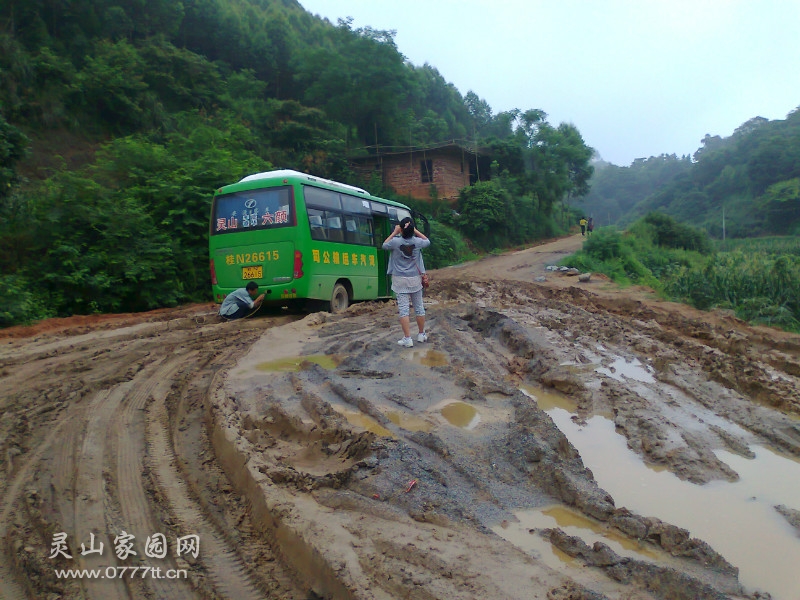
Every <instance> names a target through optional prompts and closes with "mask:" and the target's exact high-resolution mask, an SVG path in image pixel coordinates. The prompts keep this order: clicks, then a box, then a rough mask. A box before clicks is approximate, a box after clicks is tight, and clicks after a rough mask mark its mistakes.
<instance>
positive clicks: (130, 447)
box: [112, 355, 195, 600]
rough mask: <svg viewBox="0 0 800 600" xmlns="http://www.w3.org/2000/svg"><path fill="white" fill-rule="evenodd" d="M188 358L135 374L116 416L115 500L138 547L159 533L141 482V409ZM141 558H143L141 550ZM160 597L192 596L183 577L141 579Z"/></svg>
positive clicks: (170, 598)
mask: <svg viewBox="0 0 800 600" xmlns="http://www.w3.org/2000/svg"><path fill="white" fill-rule="evenodd" d="M186 358H187V357H186V356H185V355H184V356H181V357H180V358H173V359H172V360H170V361H168V362H166V364H163V365H160V366H157V367H156V368H155V371H154V372H152V373H145V372H142V373H140V375H139V376H137V379H139V377H142V378H145V377H146V379H145V381H144V382H143V383H142V384H140V385H138V386H136V387H135V388H134V389H133V390H132V392H131V394H130V395H129V396H128V397H127V398H126V400H125V403H124V407H123V410H122V414H120V415H119V418H117V419H115V421H114V423H113V426H112V436H113V437H114V438H115V439H116V442H117V449H116V459H117V460H116V483H117V490H118V492H119V493H118V495H117V500H118V502H119V504H120V508H121V513H122V520H123V523H124V524H125V526H126V527H127V528H128V529H126V531H127V532H128V533H131V534H133V535H134V536H136V539H137V540H138V541H139V548H143V546H142V542H144V541H146V539H147V537H149V536H150V535H152V534H153V533H158V532H159V527H158V524H157V523H156V521H155V519H154V518H153V514H152V511H151V509H150V505H149V503H148V499H147V494H146V492H145V488H144V484H143V476H142V473H143V472H144V456H145V444H146V441H145V423H144V418H143V416H142V415H143V411H144V408H145V404H146V402H147V400H148V399H149V398H150V397H151V395H152V394H153V393H154V391H155V390H156V388H157V387H158V386H160V385H164V382H169V381H170V379H171V377H172V376H174V374H175V372H176V371H177V370H178V368H179V367H180V365H181V363H182V362H183V361H184V360H185V359H186ZM139 558H140V559H143V558H144V557H143V556H142V551H141V550H140V555H139ZM168 560H169V563H170V564H169V565H168V567H169V568H175V566H176V565H175V564H174V561H173V560H172V557H171V555H168ZM144 581H145V582H146V583H147V585H148V586H149V587H150V588H151V589H152V591H153V592H154V594H155V595H156V597H157V598H159V599H164V600H172V599H175V600H179V599H182V598H194V597H195V596H194V594H193V593H192V590H191V588H190V587H189V585H188V584H187V582H186V581H185V580H183V579H175V580H172V579H159V578H155V577H151V578H149V579H145V580H144Z"/></svg>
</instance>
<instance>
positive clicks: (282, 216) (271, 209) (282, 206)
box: [211, 187, 295, 235]
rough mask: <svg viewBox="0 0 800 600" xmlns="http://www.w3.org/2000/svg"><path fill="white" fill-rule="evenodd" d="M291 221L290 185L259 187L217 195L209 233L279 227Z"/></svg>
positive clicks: (293, 220)
mask: <svg viewBox="0 0 800 600" xmlns="http://www.w3.org/2000/svg"><path fill="white" fill-rule="evenodd" d="M294 222H295V219H294V214H293V203H292V202H291V188H290V187H277V188H267V189H263V188H262V189H260V190H250V191H246V192H235V193H233V194H226V195H224V196H217V198H216V200H215V202H214V214H213V218H212V222H211V234H212V235H217V234H222V233H232V232H235V231H251V230H255V229H269V228H274V227H283V226H287V225H291V224H293V223H294Z"/></svg>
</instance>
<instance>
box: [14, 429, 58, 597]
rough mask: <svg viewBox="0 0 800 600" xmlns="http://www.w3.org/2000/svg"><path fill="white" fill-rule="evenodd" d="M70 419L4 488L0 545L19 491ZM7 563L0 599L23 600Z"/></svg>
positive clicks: (55, 430)
mask: <svg viewBox="0 0 800 600" xmlns="http://www.w3.org/2000/svg"><path fill="white" fill-rule="evenodd" d="M69 421H70V419H68V418H65V419H63V420H62V421H61V423H59V424H58V425H56V427H55V428H54V429H53V431H52V432H50V435H49V436H48V437H47V438H46V439H45V440H44V441H43V442H42V443H41V444H40V445H39V446H38V448H36V450H34V451H33V453H32V454H31V456H30V458H28V460H27V461H25V464H24V465H23V466H22V467H21V468H20V470H19V471H18V472H17V474H16V475H15V476H14V479H13V480H12V481H11V483H10V484H9V485H8V486H7V487H6V489H5V490H4V494H3V504H2V510H0V544H3V543H4V542H5V539H6V534H7V531H8V524H9V521H10V517H11V511H12V510H13V508H14V504H16V502H17V499H18V497H19V493H20V489H21V488H22V486H23V485H24V484H25V482H26V481H27V480H28V478H29V477H30V475H31V471H32V469H33V468H34V467H35V466H36V465H37V464H38V463H39V461H40V460H41V459H42V456H44V454H45V452H47V451H48V450H49V449H50V446H51V445H52V444H53V441H54V440H55V439H56V438H57V437H58V435H59V433H60V432H61V429H63V427H64V426H65V425H67V424H68V423H69ZM5 552H6V548H2V547H0V554H5ZM8 565H9V562H6V561H5V560H0V599H2V600H25V598H27V595H26V594H25V591H24V590H23V589H22V587H21V586H20V585H19V584H18V583H17V582H16V581H15V580H14V574H13V572H12V570H11V569H10V568H9V567H8Z"/></svg>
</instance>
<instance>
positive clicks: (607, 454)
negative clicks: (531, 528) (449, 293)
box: [520, 406, 800, 600]
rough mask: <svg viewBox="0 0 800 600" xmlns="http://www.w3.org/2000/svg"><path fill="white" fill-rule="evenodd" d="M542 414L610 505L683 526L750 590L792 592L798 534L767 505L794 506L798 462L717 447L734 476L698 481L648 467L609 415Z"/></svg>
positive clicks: (776, 594) (787, 597) (558, 410)
mask: <svg viewBox="0 0 800 600" xmlns="http://www.w3.org/2000/svg"><path fill="white" fill-rule="evenodd" d="M547 413H548V414H549V415H550V416H551V417H552V419H553V420H554V421H555V423H556V425H557V426H558V427H559V429H561V431H562V432H564V434H565V435H566V436H567V437H568V438H569V440H570V442H572V444H573V445H574V446H575V447H576V448H577V449H578V451H579V452H580V455H581V457H582V458H583V461H584V463H585V465H586V467H588V468H589V469H591V470H592V472H593V473H594V476H595V478H596V480H597V482H598V484H599V485H600V487H602V488H603V489H605V490H607V491H608V492H609V493H610V494H611V495H612V496H613V497H614V500H615V502H616V504H617V506H620V507H622V506H624V507H627V508H629V509H631V510H633V511H635V512H637V513H639V514H641V515H645V516H655V517H658V518H659V519H662V520H664V521H667V522H669V523H672V524H674V525H677V526H679V527H683V528H685V529H688V530H689V531H690V532H691V533H692V535H693V536H695V537H698V538H700V539H702V540H705V541H706V542H708V543H709V544H711V546H712V547H713V548H714V549H715V550H717V551H718V552H720V553H721V554H722V555H723V556H724V557H725V558H726V559H728V561H730V562H731V563H732V564H734V565H735V566H737V567H739V570H740V580H741V582H742V584H743V585H744V586H746V587H747V588H749V589H750V590H760V591H766V592H769V593H771V594H772V596H773V598H774V599H775V600H796V599H797V597H798V596H797V594H798V590H800V569H798V565H800V537H798V536H797V534H796V533H795V531H794V530H793V529H792V528H791V526H790V525H789V524H788V523H787V522H786V520H785V519H784V518H783V517H782V516H781V515H780V514H778V512H777V511H776V510H775V508H774V507H775V506H776V505H778V504H784V505H786V506H788V507H789V508H794V509H800V462H798V461H796V460H793V459H790V458H786V457H784V456H781V455H779V454H776V453H775V452H773V451H771V450H769V449H767V448H764V447H758V446H753V447H751V450H752V451H753V452H754V453H755V458H753V459H747V458H744V457H741V456H739V455H735V454H731V453H729V452H726V451H716V452H715V453H716V455H717V457H718V458H719V459H720V460H722V461H723V462H725V463H727V464H728V465H729V466H730V467H731V468H732V469H733V470H735V471H736V472H737V473H738V474H739V480H738V481H735V482H727V481H713V482H710V483H707V484H705V485H702V486H701V485H696V484H692V483H689V482H687V481H682V480H681V479H679V478H678V477H677V476H675V475H674V474H673V473H671V472H669V471H666V470H663V469H653V468H649V467H648V466H647V465H646V464H645V463H644V462H643V461H642V459H641V458H640V457H639V456H638V455H637V454H636V453H635V452H633V451H632V450H631V449H629V448H628V446H627V442H626V440H625V438H624V437H623V436H622V435H619V434H618V433H616V431H615V428H614V423H613V422H612V421H610V420H609V419H606V418H603V417H601V416H594V417H591V418H590V419H588V420H587V421H586V424H585V425H579V424H577V423H575V422H574V421H573V420H572V416H573V415H572V413H571V412H570V411H569V410H566V409H564V408H562V407H559V406H556V407H553V408H550V409H549V410H547ZM520 521H523V519H520Z"/></svg>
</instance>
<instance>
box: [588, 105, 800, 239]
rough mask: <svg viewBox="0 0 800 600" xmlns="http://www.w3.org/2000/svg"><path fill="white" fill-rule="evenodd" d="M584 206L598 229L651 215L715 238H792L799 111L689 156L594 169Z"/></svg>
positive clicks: (798, 200)
mask: <svg viewBox="0 0 800 600" xmlns="http://www.w3.org/2000/svg"><path fill="white" fill-rule="evenodd" d="M591 186H592V191H591V192H590V194H589V195H588V196H587V197H586V199H585V202H586V204H585V206H586V207H587V212H590V213H594V214H595V215H596V217H595V218H596V219H598V221H599V222H600V223H603V224H604V223H606V222H609V221H610V222H611V223H617V224H627V223H630V222H632V221H634V220H636V219H637V218H640V217H642V216H644V215H646V214H648V213H650V212H652V211H654V210H658V211H663V212H665V213H667V214H669V215H672V216H674V217H675V218H677V219H679V220H681V221H684V222H690V223H692V224H694V225H699V226H702V227H704V228H705V229H707V230H708V232H709V233H710V234H711V235H713V236H715V237H722V222H723V218H722V217H723V209H724V211H725V226H726V236H728V237H750V236H762V235H786V234H798V233H800V109H797V110H794V111H793V112H791V113H790V114H789V115H788V116H787V117H786V119H782V120H774V121H769V120H767V119H764V118H761V117H756V118H753V119H750V120H749V121H747V122H746V123H744V124H743V125H741V126H740V127H739V128H738V129H736V131H734V133H733V134H732V135H731V136H730V137H726V138H721V137H719V136H710V135H707V136H706V137H705V138H704V139H703V140H702V147H701V148H700V149H699V150H698V151H697V152H695V154H694V156H693V157H692V158H691V159H690V158H689V157H686V156H684V157H681V158H678V157H676V156H675V155H672V156H666V155H662V156H658V157H651V158H649V159H639V160H637V161H635V162H634V163H633V164H632V165H630V166H629V167H617V166H614V165H598V168H597V169H596V172H595V176H594V177H593V179H592V180H591Z"/></svg>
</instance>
